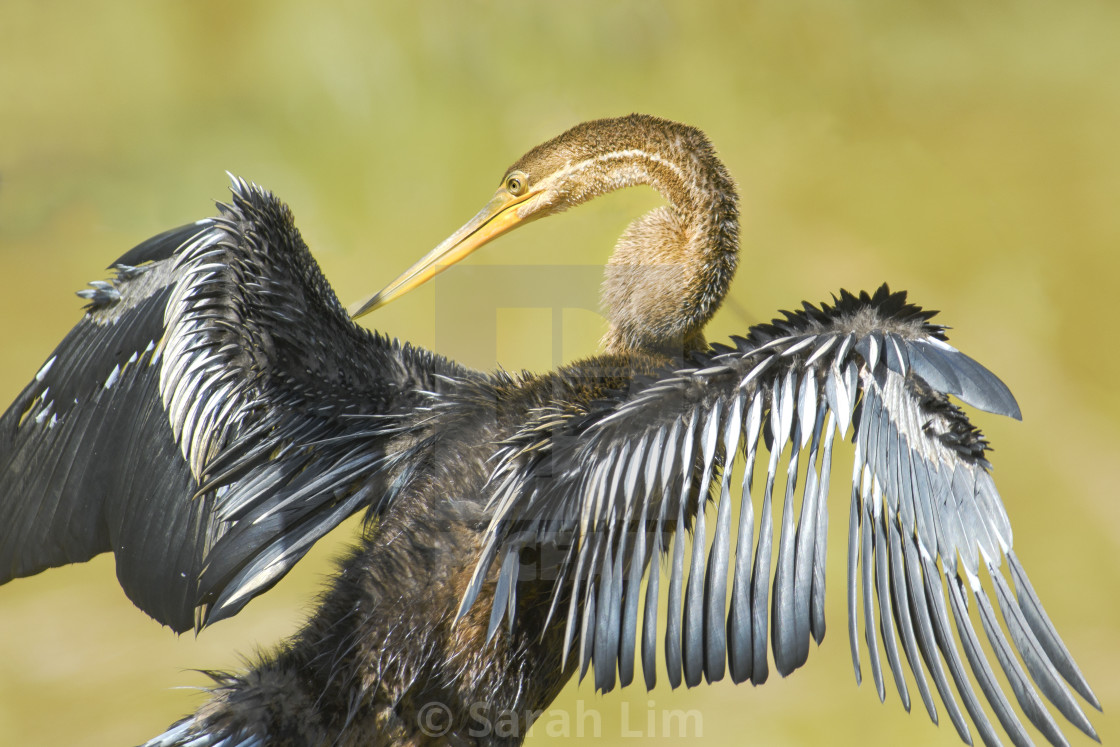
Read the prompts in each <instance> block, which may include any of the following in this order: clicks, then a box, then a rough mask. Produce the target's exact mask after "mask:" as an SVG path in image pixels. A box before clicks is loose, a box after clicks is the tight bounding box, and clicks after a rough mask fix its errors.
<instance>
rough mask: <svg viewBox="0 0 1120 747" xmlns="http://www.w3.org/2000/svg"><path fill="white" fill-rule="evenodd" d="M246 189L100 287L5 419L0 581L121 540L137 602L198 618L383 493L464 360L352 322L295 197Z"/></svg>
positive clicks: (119, 266) (134, 255)
mask: <svg viewBox="0 0 1120 747" xmlns="http://www.w3.org/2000/svg"><path fill="white" fill-rule="evenodd" d="M232 190H233V201H232V204H230V205H228V206H227V205H219V210H220V214H219V216H218V217H216V218H213V219H209V220H203V221H199V222H197V223H194V224H191V225H188V226H183V227H182V228H178V229H175V230H173V231H168V232H167V233H164V234H160V235H159V236H156V237H154V238H152V239H149V240H148V241H146V242H144V243H143V244H140V245H139V246H137V247H136V248H135V249H133V250H132V251H130V252H128V253H127V254H125V255H124V256H123V257H121V259H120V260H119V261H118V262H117V263H115V264H114V266H113V267H114V269H115V270H116V275H117V276H116V278H115V279H113V280H112V281H109V282H95V283H91V285H92V288H91V289H90V290H86V291H82V292H81V293H80V294H79V295H82V296H84V297H85V298H87V299H88V300H89V301H90V304H89V306H88V307H87V313H86V315H85V317H84V318H83V319H82V320H81V321H80V322H79V323H78V325H77V326H76V327H74V329H73V330H72V331H71V332H70V334H68V335H67V336H66V338H65V339H64V340H63V341H62V343H61V344H60V345H59V346H58V347H57V348H56V349H55V351H54V352H53V353H52V354H51V356H50V357H49V358H48V360H47V362H46V364H45V365H44V366H43V367H42V369H41V370H40V371H39V372H38V374H36V376H35V378H34V380H32V382H31V383H30V384H29V385H28V386H27V387H26V388H25V389H24V390H23V392H22V393H21V394H20V395H19V397H18V398H17V399H16V401H15V402H14V403H13V404H12V406H11V407H10V408H9V409H8V411H7V412H6V413H5V414H4V415H3V417H2V418H0V502H2V505H3V513H4V521H3V522H0V583H2V582H5V581H7V580H9V579H11V578H14V577H18V576H26V575H29V574H32V573H36V572H38V571H41V570H43V569H44V568H47V567H51V566H58V565H62V564H65V563H71V562H76V561H83V560H87V559H89V558H90V557H92V556H94V555H96V554H98V553H101V552H104V551H107V550H112V551H113V552H114V553H115V554H116V562H117V576H118V578H119V579H120V582H121V585H122V586H123V587H124V590H125V592H126V593H127V594H128V596H129V597H130V598H131V599H132V600H133V601H134V602H135V603H136V604H137V605H138V606H140V607H141V608H142V609H144V610H145V611H147V612H148V613H149V614H151V615H152V616H153V617H155V618H156V619H157V620H159V621H161V622H163V623H165V624H167V625H170V626H171V627H172V628H174V629H175V630H177V631H182V630H185V629H187V628H189V627H191V626H192V625H194V624H196V622H197V624H198V625H200V626H201V625H203V624H206V623H208V622H213V621H214V620H217V619H220V618H222V617H226V616H229V615H232V614H234V613H235V612H237V611H238V610H239V609H241V607H242V606H244V605H245V603H247V602H248V600H249V599H251V598H252V597H253V596H255V595H256V594H258V593H260V592H262V591H264V590H265V589H267V588H269V587H270V586H271V585H272V584H274V583H275V582H276V581H277V580H279V578H280V577H282V576H283V575H284V574H285V573H286V572H287V571H288V570H289V569H290V568H291V566H292V565H293V564H294V563H295V562H296V561H297V560H299V559H300V558H301V557H302V556H303V554H304V553H305V552H306V551H307V549H308V548H309V547H310V546H311V544H312V543H314V542H315V541H316V540H317V539H318V538H319V537H321V536H322V535H323V534H324V533H326V532H327V531H329V530H330V529H331V528H332V527H334V526H335V525H337V524H338V523H339V522H340V521H342V520H343V519H345V518H346V517H347V516H349V515H350V514H352V513H353V512H354V511H356V510H357V509H359V508H360V507H362V506H364V505H367V504H369V503H371V502H373V503H376V501H377V499H378V498H379V497H380V496H381V494H382V491H381V475H382V472H383V471H384V469H383V467H384V453H383V452H384V443H385V441H386V437H387V436H386V434H387V433H388V432H389V431H391V430H392V422H393V421H392V416H393V415H394V413H395V412H397V411H399V410H402V409H407V407H408V406H409V403H410V402H411V401H412V399H413V398H414V397H415V396H416V394H415V392H416V390H417V388H418V387H420V388H431V387H432V386H434V384H433V381H432V378H433V375H434V374H435V373H437V372H445V373H451V371H450V370H449V366H448V364H446V363H444V362H443V361H440V360H436V359H434V358H432V357H431V356H429V355H427V354H426V353H423V352H420V351H414V350H412V349H410V348H407V347H401V346H399V345H397V344H396V343H393V342H389V341H388V340H386V339H383V338H380V337H377V336H374V335H371V334H369V333H368V332H366V331H365V330H363V329H361V328H359V327H357V326H356V325H354V324H353V323H352V322H350V320H349V318H348V317H347V315H346V313H345V312H344V310H343V309H342V307H341V305H340V304H339V303H338V301H337V299H336V298H335V296H334V293H333V292H332V291H331V289H330V286H329V285H328V284H327V282H326V281H325V280H324V279H323V276H322V274H321V273H320V271H319V268H318V266H317V265H316V263H315V261H314V260H313V259H312V258H311V255H310V253H309V252H308V251H307V248H306V246H305V245H304V243H303V241H302V239H301V238H300V235H299V233H298V231H297V230H296V229H295V227H294V225H293V221H292V217H291V214H290V212H289V211H288V209H287V207H286V206H284V205H283V204H282V203H280V202H279V201H278V200H276V199H275V198H274V197H273V196H272V195H270V194H269V193H267V192H265V191H263V190H261V189H259V188H258V187H255V186H251V185H249V184H247V183H245V182H242V181H239V180H236V179H235V180H234V183H233V188H232ZM196 607H201V608H202V609H201V610H200V612H201V616H200V617H198V618H197V621H196V614H195V608H196Z"/></svg>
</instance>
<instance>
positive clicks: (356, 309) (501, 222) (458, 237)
mask: <svg viewBox="0 0 1120 747" xmlns="http://www.w3.org/2000/svg"><path fill="white" fill-rule="evenodd" d="M534 194H535V193H534V192H531V191H530V192H527V193H526V194H523V195H520V196H518V197H514V196H513V195H511V194H510V193H509V192H507V191H506V190H504V189H499V190H498V192H497V193H496V194H495V195H494V197H493V198H491V200H490V202H488V203H486V207H484V208H482V210H480V211H478V214H477V215H476V216H474V217H473V218H471V219H470V220H469V221H467V223H466V224H465V225H464V226H463V227H462V228H460V229H459V230H458V231H456V232H455V233H453V234H451V236H450V237H449V238H447V239H446V240H445V241H444V242H443V243H442V244H440V245H439V246H437V247H436V248H435V249H433V250H432V251H430V252H428V253H427V254H426V255H424V258H423V259H421V260H420V261H419V262H417V263H416V264H414V265H413V266H412V267H409V268H408V269H407V270H405V271H404V272H403V273H401V275H400V277H398V278H397V279H396V280H394V281H393V282H391V283H389V284H388V285H387V286H385V287H384V288H383V289H381V290H380V291H378V292H377V293H374V294H373V295H372V296H370V297H369V298H367V299H366V300H365V301H360V302H358V303H356V304H354V305H352V306H351V307H350V309H349V313H350V318H351V319H357V318H358V317H360V316H362V315H364V314H368V313H369V312H371V311H373V310H374V309H379V308H381V307H382V306H384V305H385V304H387V303H389V302H390V301H392V300H393V299H395V298H397V297H398V296H403V295H404V294H405V293H408V292H409V291H410V290H412V289H413V288H416V287H417V286H420V285H423V284H424V283H426V282H428V281H429V280H431V279H432V278H433V277H435V276H436V275H438V274H439V273H441V272H443V271H444V270H446V269H447V268H448V267H450V266H451V265H453V264H455V263H456V262H458V261H460V260H462V259H464V258H466V257H467V255H469V254H470V253H471V252H473V251H475V250H476V249H478V248H479V247H481V246H482V245H483V244H486V243H487V242H489V241H492V240H494V239H496V238H498V237H499V236H501V235H502V234H503V233H506V232H507V231H509V230H511V229H513V228H516V227H517V226H519V225H521V224H523V223H526V222H528V221H530V220H532V219H533V218H535V217H538V216H537V215H530V216H527V217H524V218H522V217H521V216H520V215H518V210H517V207H518V206H519V205H521V204H522V203H524V202H525V200H527V199H529V198H530V197H532V196H533V195H534Z"/></svg>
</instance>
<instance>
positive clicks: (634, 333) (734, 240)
mask: <svg viewBox="0 0 1120 747" xmlns="http://www.w3.org/2000/svg"><path fill="white" fill-rule="evenodd" d="M691 145H692V146H693V147H691V148H681V145H680V143H679V142H665V143H661V142H657V141H654V142H652V143H647V144H646V147H644V148H640V149H638V148H635V149H631V150H630V152H629V154H628V155H627V157H626V158H625V161H623V159H622V158H620V159H619V160H620V164H619V168H618V169H617V171H616V172H615V174H614V178H615V179H616V185H612V186H613V187H614V188H620V187H623V186H629V185H632V184H648V185H650V186H651V187H653V188H654V189H656V190H657V191H658V192H659V193H660V194H661V195H662V197H663V198H664V199H665V202H666V205H664V206H663V207H660V208H657V209H655V210H653V211H652V212H650V213H648V214H646V215H644V216H642V217H641V218H639V219H638V220H636V221H634V222H633V223H632V224H630V226H629V227H628V228H627V230H626V232H625V233H624V234H623V235H622V237H621V238H620V239H619V241H618V244H617V245H616V247H615V251H614V254H613V255H612V256H611V258H610V261H609V263H608V265H607V271H606V277H605V280H604V283H603V291H602V302H603V306H604V307H605V309H606V311H607V314H608V318H609V320H610V328H609V330H608V332H607V335H606V337H605V338H604V340H603V344H604V347H605V348H606V350H607V351H608V352H614V353H618V352H624V351H634V350H638V351H644V352H656V353H659V354H664V355H668V356H670V357H678V356H679V355H681V354H683V353H687V352H690V351H692V350H695V349H700V348H703V347H706V342H705V340H704V335H703V328H704V325H705V324H706V323H707V322H708V320H709V319H710V318H711V317H712V315H713V314H714V313H715V312H716V310H717V309H718V308H719V306H720V304H721V303H722V301H723V298H724V296H725V295H726V294H727V290H728V287H729V285H730V283H731V278H732V276H733V275H734V274H735V268H736V266H737V264H738V257H739V212H738V195H737V193H736V190H735V185H734V182H733V181H732V180H731V177H730V176H729V175H728V173H727V171H726V169H724V167H723V164H722V163H720V161H719V160H718V159H717V158H716V156H715V154H714V153H713V151H712V149H711V146H710V145H709V144H708V143H707V141H706V140H704V141H703V142H701V143H697V144H691ZM659 146H660V147H659Z"/></svg>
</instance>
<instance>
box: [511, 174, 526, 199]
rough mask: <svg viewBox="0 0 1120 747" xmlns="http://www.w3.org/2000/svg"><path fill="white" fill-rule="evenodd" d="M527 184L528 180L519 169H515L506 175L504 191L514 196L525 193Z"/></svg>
mask: <svg viewBox="0 0 1120 747" xmlns="http://www.w3.org/2000/svg"><path fill="white" fill-rule="evenodd" d="M528 184H529V180H528V179H527V178H525V175H524V174H522V173H521V172H520V171H515V172H514V173H512V174H510V175H509V176H507V177H506V191H507V192H509V193H510V194H511V195H514V196H515V197H516V196H519V195H523V194H525V188H526V187H527V186H528Z"/></svg>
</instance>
